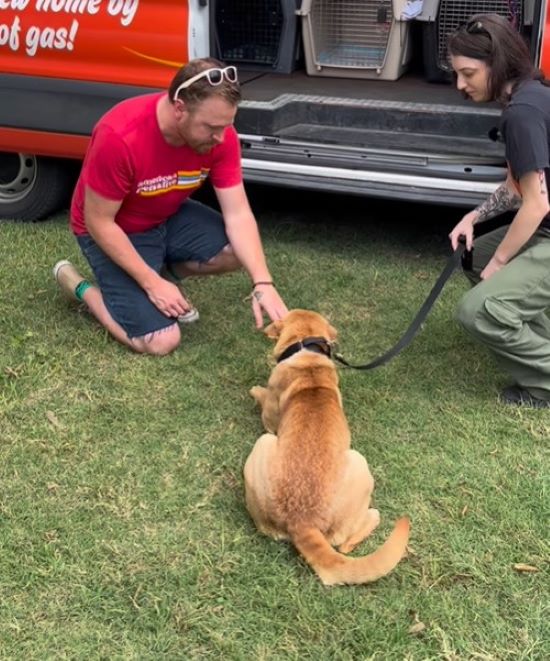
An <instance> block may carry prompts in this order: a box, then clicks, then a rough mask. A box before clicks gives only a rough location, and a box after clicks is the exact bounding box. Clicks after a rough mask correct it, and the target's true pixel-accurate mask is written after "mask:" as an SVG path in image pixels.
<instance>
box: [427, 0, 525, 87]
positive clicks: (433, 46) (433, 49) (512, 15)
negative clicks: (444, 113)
mask: <svg viewBox="0 0 550 661" xmlns="http://www.w3.org/2000/svg"><path fill="white" fill-rule="evenodd" d="M524 4H525V3H524V0H439V8H438V10H437V14H436V19H435V21H431V22H428V23H424V25H423V30H422V40H423V54H424V71H425V75H426V79H427V80H428V81H429V82H432V83H439V82H450V81H451V66H450V64H449V58H448V55H447V39H448V38H449V35H450V34H451V32H454V31H455V30H456V29H457V28H458V27H459V26H460V25H462V24H463V23H466V22H467V21H468V19H469V18H470V17H471V16H473V15H474V14H499V15H500V16H504V17H505V18H507V19H508V20H509V21H510V22H511V23H512V25H514V27H516V28H517V29H518V30H522V28H523V25H524Z"/></svg>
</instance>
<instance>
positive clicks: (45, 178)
mask: <svg viewBox="0 0 550 661" xmlns="http://www.w3.org/2000/svg"><path fill="white" fill-rule="evenodd" d="M71 184H72V176H71V171H70V168H69V167H68V166H67V163H66V162H65V161H63V160H60V159H55V158H46V157H42V156H34V155H33V154H14V153H9V152H0V218H10V219H13V220H24V221H28V222H31V221H36V220H44V219H45V218H47V217H48V216H50V215H51V214H52V213H54V212H55V211H58V210H59V209H61V208H62V207H63V206H64V205H66V204H67V202H68V199H69V196H70V193H71Z"/></svg>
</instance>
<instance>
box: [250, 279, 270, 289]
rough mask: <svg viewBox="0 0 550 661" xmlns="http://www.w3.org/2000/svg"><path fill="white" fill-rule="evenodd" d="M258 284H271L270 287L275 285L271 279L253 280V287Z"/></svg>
mask: <svg viewBox="0 0 550 661" xmlns="http://www.w3.org/2000/svg"><path fill="white" fill-rule="evenodd" d="M258 285H271V286H272V287H274V286H275V285H274V284H273V280H265V281H263V282H255V283H254V284H253V288H254V287H257V286H258Z"/></svg>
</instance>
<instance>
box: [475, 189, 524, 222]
mask: <svg viewBox="0 0 550 661" xmlns="http://www.w3.org/2000/svg"><path fill="white" fill-rule="evenodd" d="M520 204H521V195H519V194H518V193H514V192H512V191H511V190H510V189H509V188H508V185H507V182H504V183H503V184H501V185H500V186H499V187H498V188H497V189H496V191H495V192H494V193H492V194H491V195H490V196H489V197H488V198H487V199H486V200H485V202H483V203H482V204H480V205H479V206H478V207H477V209H476V211H477V214H478V215H477V220H476V222H478V223H481V222H483V221H484V220H489V218H494V217H495V216H498V215H499V214H501V213H504V212H505V211H510V210H511V209H518V208H519V206H520Z"/></svg>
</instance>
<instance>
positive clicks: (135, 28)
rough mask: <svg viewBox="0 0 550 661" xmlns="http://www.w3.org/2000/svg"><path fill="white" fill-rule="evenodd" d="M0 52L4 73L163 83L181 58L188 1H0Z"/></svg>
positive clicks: (185, 53)
mask: <svg viewBox="0 0 550 661" xmlns="http://www.w3.org/2000/svg"><path fill="white" fill-rule="evenodd" d="M6 7H8V8H6ZM13 7H16V8H15V9H13ZM0 58H1V61H2V71H4V72H10V73H11V74H24V75H29V74H30V75H33V76H43V77H52V78H65V79H72V80H88V81H102V82H109V83H124V84H126V85H139V86H146V87H160V88H164V87H166V86H167V85H168V83H169V81H170V80H171V78H172V76H173V75H174V72H175V71H176V69H178V68H179V67H180V66H182V65H183V64H184V63H185V62H187V61H188V60H189V4H188V3H187V2H182V1H181V0H32V1H31V0H3V2H0Z"/></svg>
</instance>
